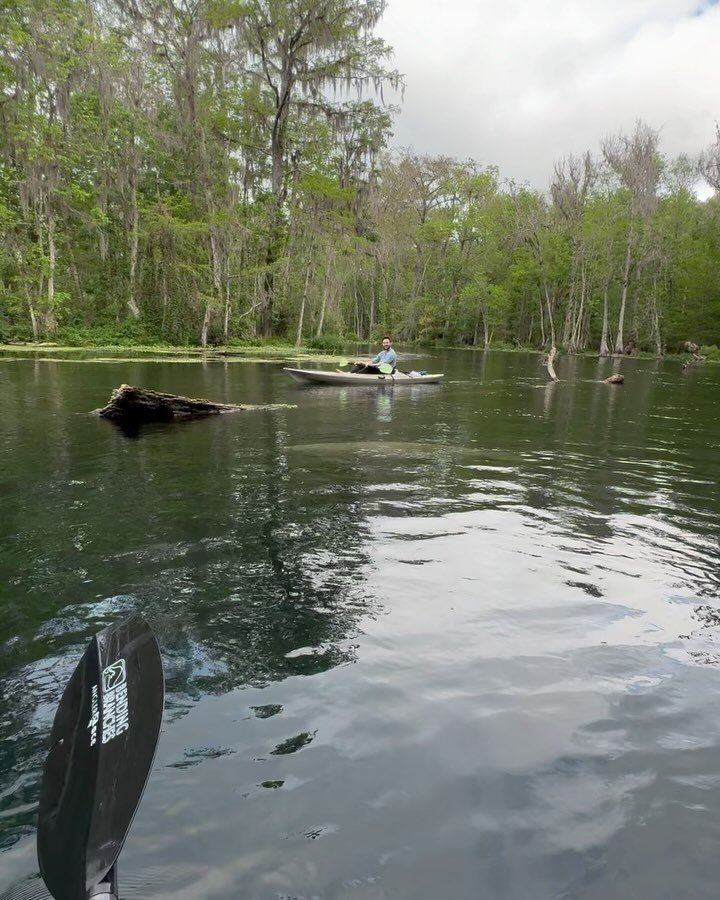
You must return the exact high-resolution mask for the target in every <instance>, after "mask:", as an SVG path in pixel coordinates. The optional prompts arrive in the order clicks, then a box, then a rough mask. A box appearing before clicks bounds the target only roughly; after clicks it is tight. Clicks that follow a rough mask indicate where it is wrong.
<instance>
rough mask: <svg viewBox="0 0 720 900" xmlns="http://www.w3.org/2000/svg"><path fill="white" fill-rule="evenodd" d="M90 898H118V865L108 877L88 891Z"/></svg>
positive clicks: (92, 899)
mask: <svg viewBox="0 0 720 900" xmlns="http://www.w3.org/2000/svg"><path fill="white" fill-rule="evenodd" d="M88 900H118V886H117V871H116V867H115V866H113V867H112V869H110V871H109V872H108V873H107V877H106V878H105V880H104V881H101V882H100V884H96V885H95V887H94V888H91V889H90V890H89V891H88Z"/></svg>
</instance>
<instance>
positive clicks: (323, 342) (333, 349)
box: [305, 334, 348, 353]
mask: <svg viewBox="0 0 720 900" xmlns="http://www.w3.org/2000/svg"><path fill="white" fill-rule="evenodd" d="M347 343H348V342H347V341H346V340H344V339H343V338H342V337H340V336H339V335H337V334H321V335H318V336H316V337H311V338H309V339H308V340H307V341H306V342H305V346H306V347H307V348H308V350H318V351H322V352H323V353H342V352H343V350H344V349H345V347H346V346H347Z"/></svg>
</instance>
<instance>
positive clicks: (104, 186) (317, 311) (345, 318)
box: [0, 0, 720, 354]
mask: <svg viewBox="0 0 720 900" xmlns="http://www.w3.org/2000/svg"><path fill="white" fill-rule="evenodd" d="M385 5H386V4H385V0H42V2H40V0H4V2H3V14H2V16H0V339H6V340H7V339H30V338H34V339H52V338H54V337H55V336H56V335H57V334H58V330H59V329H60V332H61V333H62V331H63V330H65V332H66V333H67V332H68V331H71V330H72V329H96V331H102V330H103V329H104V332H103V333H106V334H111V335H113V336H115V337H117V338H118V339H122V337H123V336H125V337H134V338H137V337H138V336H139V337H142V338H143V339H145V340H148V341H150V340H158V341H159V340H162V341H167V342H171V343H176V344H185V343H199V344H202V345H206V344H208V343H215V344H217V343H232V342H233V341H234V340H242V339H247V338H253V337H257V336H260V337H272V336H277V337H283V338H286V339H287V338H289V339H291V340H292V341H293V342H296V343H298V344H299V343H302V342H309V341H313V342H315V344H316V345H322V343H323V341H326V342H327V343H328V344H330V343H332V341H333V340H334V339H337V338H344V339H358V340H366V339H368V338H371V337H375V336H377V334H378V333H379V332H381V331H389V332H391V333H392V334H393V336H394V337H395V338H396V339H400V340H408V341H415V340H419V341H444V342H447V343H452V344H463V343H464V344H472V345H476V346H480V347H487V346H498V345H499V346H502V345H523V346H536V347H542V346H550V345H557V346H558V347H562V348H565V349H567V350H570V351H581V350H586V349H593V350H597V351H598V352H600V353H601V354H608V353H612V352H623V351H628V350H630V349H632V348H635V347H636V348H641V349H648V350H653V351H657V352H658V353H662V352H664V350H665V349H676V348H677V347H678V346H680V345H681V344H682V343H683V342H684V341H686V340H692V341H694V342H697V343H698V344H706V345H713V344H720V132H719V133H718V135H716V139H715V142H714V143H710V144H709V147H708V148H707V149H706V150H705V151H704V152H700V151H701V148H698V157H697V159H690V158H686V157H681V158H676V159H670V158H667V156H665V155H664V154H663V153H662V150H661V146H660V140H659V134H658V132H657V131H655V130H654V129H653V128H652V127H650V126H649V125H648V124H646V123H644V122H642V121H638V122H637V123H636V125H635V127H634V129H633V130H632V131H631V132H630V133H627V134H622V133H620V134H617V135H614V136H612V135H611V136H608V137H607V138H606V139H605V140H603V141H602V142H601V145H600V146H599V147H597V148H593V150H592V151H588V152H587V153H585V154H583V155H581V156H579V157H575V156H566V157H564V158H562V159H560V160H559V161H558V162H557V164H556V165H555V169H554V172H552V173H548V181H549V185H550V187H549V190H548V191H546V192H542V191H538V190H533V189H531V188H530V187H528V186H527V185H522V184H517V183H512V182H508V181H506V180H504V179H503V177H502V174H501V173H500V172H499V171H498V169H497V168H496V167H495V166H493V165H480V164H478V163H476V162H473V161H465V160H455V159H451V158H449V157H443V156H438V157H429V156H421V155H418V154H415V153H414V152H412V151H393V152H391V151H389V150H388V146H389V140H390V137H391V129H392V115H393V112H394V110H393V108H392V107H389V106H386V105H385V104H384V102H383V92H384V91H385V92H386V93H387V92H393V93H394V94H395V95H396V96H400V95H401V90H402V83H403V82H402V78H401V76H400V75H399V74H398V73H397V72H396V71H394V70H393V69H392V68H391V64H390V62H389V60H390V48H389V47H388V46H387V45H386V44H385V43H384V42H383V41H382V40H380V39H379V38H378V37H377V36H376V35H375V29H376V26H377V24H378V21H379V19H380V17H381V15H382V13H383V11H384V8H385ZM480 114H482V113H481V112H480ZM711 137H712V136H711V135H710V136H708V140H709V142H710V139H711ZM531 152H532V148H528V153H531ZM482 153H483V148H482V147H479V148H478V156H480V157H482ZM700 176H703V177H704V178H705V179H706V181H707V182H709V183H710V185H711V187H712V188H713V189H714V191H715V195H714V197H712V198H711V199H709V200H706V201H701V200H699V199H698V197H697V196H696V194H695V191H694V188H695V185H696V184H697V182H698V178H699V177H700Z"/></svg>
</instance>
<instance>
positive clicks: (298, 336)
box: [295, 260, 310, 347]
mask: <svg viewBox="0 0 720 900" xmlns="http://www.w3.org/2000/svg"><path fill="white" fill-rule="evenodd" d="M309 284H310V260H308V264H307V268H306V270H305V286H304V287H303V294H302V300H301V301H300V316H299V318H298V326H297V332H296V333H295V346H296V347H300V346H301V344H302V333H303V320H304V318H305V304H306V302H307V294H308V286H309Z"/></svg>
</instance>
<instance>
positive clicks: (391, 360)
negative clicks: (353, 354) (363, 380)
mask: <svg viewBox="0 0 720 900" xmlns="http://www.w3.org/2000/svg"><path fill="white" fill-rule="evenodd" d="M382 363H387V364H388V365H391V366H392V367H393V368H392V370H393V374H394V372H395V366H396V365H397V353H396V352H395V351H394V350H393V348H392V340H391V339H390V338H389V337H388V336H387V335H385V337H384V338H383V339H382V350H381V351H380V352H379V353H378V355H377V356H373V358H372V359H356V360H355V365H354V366H353V367H352V369H351V370H350V371H351V372H362V373H363V375H379V374H380V369H378V366H379V365H381V364H382Z"/></svg>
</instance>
